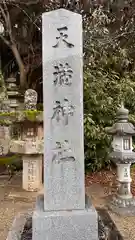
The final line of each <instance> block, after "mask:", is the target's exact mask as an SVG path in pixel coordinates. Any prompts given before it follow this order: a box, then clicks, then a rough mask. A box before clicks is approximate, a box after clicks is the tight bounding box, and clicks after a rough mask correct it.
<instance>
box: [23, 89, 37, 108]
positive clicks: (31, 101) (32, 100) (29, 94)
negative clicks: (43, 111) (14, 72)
mask: <svg viewBox="0 0 135 240" xmlns="http://www.w3.org/2000/svg"><path fill="white" fill-rule="evenodd" d="M24 102H25V108H26V110H36V107H37V92H36V91H35V90H33V89H28V90H27V91H26V92H25V96H24Z"/></svg>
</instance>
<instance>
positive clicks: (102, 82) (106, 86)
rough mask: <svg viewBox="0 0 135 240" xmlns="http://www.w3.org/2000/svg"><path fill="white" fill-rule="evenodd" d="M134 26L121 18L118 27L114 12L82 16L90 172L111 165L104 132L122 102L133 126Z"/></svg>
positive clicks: (86, 154)
mask: <svg viewBox="0 0 135 240" xmlns="http://www.w3.org/2000/svg"><path fill="white" fill-rule="evenodd" d="M122 7H124V6H122ZM119 11H120V9H119ZM123 19H124V20H123ZM116 23H117V24H116ZM129 24H130V27H129V26H128V25H129ZM114 25H115V28H112V26H114ZM134 26H135V20H134V19H132V24H131V22H130V21H129V18H128V19H125V18H124V15H123V18H122V17H121V18H119V24H118V15H117V13H116V12H111V11H106V10H105V9H103V8H102V7H99V8H97V9H95V10H94V12H93V13H92V15H91V16H87V17H86V16H85V17H84V51H85V56H84V62H85V65H84V133H85V160H86V167H87V168H88V169H90V170H91V171H95V170H100V169H101V168H103V167H107V166H109V164H110V161H109V159H108V152H109V151H110V143H111V138H110V137H109V136H107V134H106V133H105V131H104V129H105V127H106V126H110V125H112V124H113V122H114V120H115V114H116V110H117V107H118V106H119V104H120V103H121V101H124V103H125V106H126V107H127V108H128V109H129V110H130V113H131V115H130V120H131V121H132V122H133V123H135V66H134V62H135V59H134V56H133V54H131V41H132V40H131V39H129V38H130V37H131V35H129V34H128V33H129V29H130V31H133V32H132V38H134V28H135V27H134ZM112 29H113V30H112ZM131 29H132V30H131ZM118 36H119V37H118ZM123 36H124V37H123ZM125 36H126V39H127V41H125ZM129 40H130V41H129ZM128 41H129V42H130V44H129V43H128ZM133 49H134V50H135V43H134V41H133V42H132V51H133Z"/></svg>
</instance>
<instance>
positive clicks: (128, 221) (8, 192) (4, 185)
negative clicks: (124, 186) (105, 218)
mask: <svg viewBox="0 0 135 240" xmlns="http://www.w3.org/2000/svg"><path fill="white" fill-rule="evenodd" d="M21 186H22V183H21V174H18V175H16V176H15V177H14V178H13V179H11V180H10V181H8V177H6V176H3V177H1V176H0V239H1V240H6V237H7V235H8V231H9V229H10V227H11V225H12V222H13V219H14V217H15V216H16V215H17V213H21V212H27V211H29V210H32V209H33V208H34V206H35V201H36V196H37V194H38V193H34V192H33V193H31V192H29V193H28V192H25V191H23V190H22V187H21ZM86 193H87V194H88V195H89V196H90V197H91V200H92V202H93V204H94V205H95V207H98V208H105V207H106V204H107V196H108V193H110V191H109V190H107V189H104V188H103V187H102V186H101V185H100V184H96V183H93V184H92V185H90V187H87V188H86ZM109 214H110V215H111V218H112V219H113V221H114V223H115V224H116V226H117V228H118V230H119V231H120V233H121V235H122V236H123V237H124V240H135V217H120V216H117V215H116V214H113V213H111V212H109ZM116 240H117V239H116Z"/></svg>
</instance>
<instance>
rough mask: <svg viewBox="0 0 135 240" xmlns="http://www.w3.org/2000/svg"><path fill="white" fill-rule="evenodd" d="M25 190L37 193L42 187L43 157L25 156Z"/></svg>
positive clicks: (23, 158)
mask: <svg viewBox="0 0 135 240" xmlns="http://www.w3.org/2000/svg"><path fill="white" fill-rule="evenodd" d="M22 160H23V189H25V190H27V191H37V190H39V189H40V188H41V186H42V155H31V156H29V155H24V156H23V157H22Z"/></svg>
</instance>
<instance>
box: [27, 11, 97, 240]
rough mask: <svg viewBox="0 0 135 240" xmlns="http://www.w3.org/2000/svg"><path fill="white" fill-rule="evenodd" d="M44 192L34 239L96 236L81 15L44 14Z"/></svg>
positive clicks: (70, 239) (35, 217)
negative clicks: (88, 188) (88, 176)
mask: <svg viewBox="0 0 135 240" xmlns="http://www.w3.org/2000/svg"><path fill="white" fill-rule="evenodd" d="M42 23H43V95H44V126H45V128H44V195H40V196H39V198H38V199H37V206H36V210H35V211H34V214H33V237H32V239H33V240H52V239H54V238H56V239H59V240H60V239H61V240H63V239H64V240H73V239H74V240H76V239H78V240H79V239H91V240H97V239H98V216H97V212H96V211H95V209H94V207H93V206H92V205H91V204H90V202H89V201H88V199H87V198H86V197H85V186H84V133H83V60H82V59H83V51H82V17H81V15H79V14H76V13H73V12H70V11H67V10H64V9H59V10H55V11H52V12H48V13H45V14H43V18H42Z"/></svg>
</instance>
